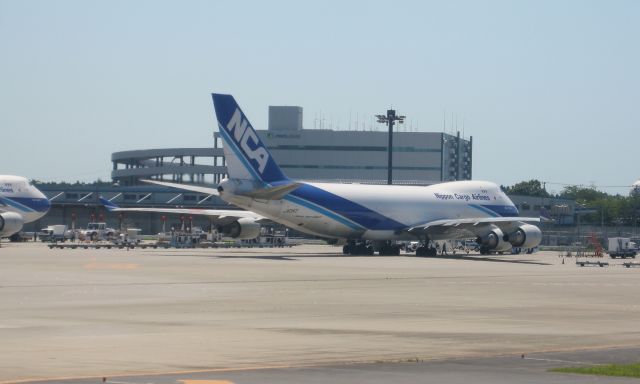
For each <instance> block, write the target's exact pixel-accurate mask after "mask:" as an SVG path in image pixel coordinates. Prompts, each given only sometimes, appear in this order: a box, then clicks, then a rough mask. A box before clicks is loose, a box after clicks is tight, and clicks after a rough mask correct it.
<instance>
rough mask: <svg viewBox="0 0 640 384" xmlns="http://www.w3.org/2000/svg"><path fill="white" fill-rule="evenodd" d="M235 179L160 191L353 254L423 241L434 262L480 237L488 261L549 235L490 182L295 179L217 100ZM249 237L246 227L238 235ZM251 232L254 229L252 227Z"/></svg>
mask: <svg viewBox="0 0 640 384" xmlns="http://www.w3.org/2000/svg"><path fill="white" fill-rule="evenodd" d="M212 96H213V104H214V108H215V113H216V116H217V120H218V129H219V131H220V136H221V138H222V140H223V142H224V155H225V158H226V161H227V169H228V178H226V179H224V180H222V181H221V182H220V184H219V185H218V187H217V188H208V187H203V186H190V185H184V184H175V183H168V182H162V181H149V182H152V183H155V184H161V185H165V186H171V187H176V188H181V189H185V190H192V191H197V192H201V193H207V194H212V195H219V196H220V197H221V198H222V199H223V200H225V201H227V202H229V203H231V204H234V205H236V206H238V207H241V208H244V209H247V210H249V211H252V212H255V213H258V214H260V215H262V216H264V217H267V218H269V219H271V220H273V221H275V222H278V223H281V224H283V225H286V226H288V227H291V228H295V229H296V230H299V231H301V232H305V233H308V234H311V235H316V236H321V237H325V238H331V239H344V240H347V245H345V247H344V252H345V253H348V254H354V255H355V254H360V255H363V254H373V252H374V251H377V252H379V253H380V254H382V255H394V254H398V252H399V248H398V246H397V245H395V241H396V240H414V241H415V240H418V241H420V244H421V245H420V246H419V247H418V248H417V250H416V254H417V255H419V256H427V255H434V254H435V249H433V248H430V247H429V246H428V244H429V242H430V241H431V240H448V239H468V238H476V239H477V242H478V243H479V245H480V251H481V253H482V254H487V253H489V252H493V251H506V250H509V249H511V247H512V246H513V247H520V248H533V247H536V246H537V245H538V244H539V243H540V241H541V239H542V232H541V231H540V229H539V228H538V227H537V226H535V225H532V224H529V223H531V222H539V221H540V219H539V218H531V217H519V216H518V209H517V208H516V207H515V205H514V204H513V202H511V200H510V199H509V198H508V197H507V195H505V194H504V192H502V190H501V189H500V187H499V186H498V185H496V184H494V183H491V182H488V181H454V182H446V183H441V184H435V185H431V186H394V185H361V184H337V183H311V182H301V181H294V180H291V179H289V178H288V177H287V176H286V175H285V174H284V173H283V172H282V170H281V169H280V167H278V165H277V164H276V162H275V161H274V159H273V156H272V155H271V153H270V152H269V150H268V149H267V148H266V147H265V145H264V144H263V143H262V141H261V140H260V138H259V136H258V134H257V133H256V131H255V130H254V129H253V127H252V126H251V124H250V123H249V121H248V120H247V118H246V116H245V115H244V113H243V112H242V110H241V109H240V107H239V106H238V104H237V103H236V101H235V99H234V98H233V96H231V95H222V94H213V95H212ZM238 229H239V231H240V232H242V230H243V228H242V225H240V227H239V228H238ZM247 230H249V228H247Z"/></svg>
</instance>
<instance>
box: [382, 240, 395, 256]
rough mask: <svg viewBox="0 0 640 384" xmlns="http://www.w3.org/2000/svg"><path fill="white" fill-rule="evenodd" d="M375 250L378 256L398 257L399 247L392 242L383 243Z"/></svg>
mask: <svg viewBox="0 0 640 384" xmlns="http://www.w3.org/2000/svg"><path fill="white" fill-rule="evenodd" d="M377 248H378V249H377V250H378V254H379V255H380V256H400V246H399V245H397V244H396V243H394V242H391V241H385V242H384V243H382V244H380V245H379V246H378V247H377Z"/></svg>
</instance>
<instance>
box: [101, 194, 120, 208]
mask: <svg viewBox="0 0 640 384" xmlns="http://www.w3.org/2000/svg"><path fill="white" fill-rule="evenodd" d="M98 200H100V204H102V205H103V206H104V207H105V208H106V209H107V211H111V210H113V209H117V208H120V207H119V206H117V205H116V204H115V203H113V202H111V201H109V200H107V199H105V198H104V197H102V196H99V197H98Z"/></svg>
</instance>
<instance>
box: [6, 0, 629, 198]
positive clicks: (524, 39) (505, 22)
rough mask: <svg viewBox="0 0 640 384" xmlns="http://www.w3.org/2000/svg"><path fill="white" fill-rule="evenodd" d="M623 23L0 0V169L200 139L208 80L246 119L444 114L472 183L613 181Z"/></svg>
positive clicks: (437, 117) (490, 5)
mask: <svg viewBox="0 0 640 384" xmlns="http://www.w3.org/2000/svg"><path fill="white" fill-rule="evenodd" d="M638 20H640V2H639V1H557V0H555V1H438V2H432V1H415V2H409V1H393V2H379V1H377V2H376V1H361V2H356V1H354V2H346V1H321V2H300V1H255V2H248V1H224V2H223V1H171V2H168V1H22V0H21V1H7V0H0V52H1V56H0V58H1V60H0V106H1V107H0V108H1V109H0V132H2V136H1V138H0V142H1V143H2V144H1V145H0V151H1V153H2V167H1V169H0V173H9V174H19V175H24V176H27V177H30V178H36V179H40V180H65V181H75V180H84V181H92V180H95V179H97V178H98V177H100V178H102V179H103V180H104V179H109V173H110V170H111V162H110V155H111V153H112V152H114V151H120V150H127V149H142V148H162V147H185V146H188V147H201V146H209V145H212V143H213V141H212V131H213V129H214V127H215V123H214V117H213V109H212V106H211V101H210V96H209V94H210V93H211V92H213V91H215V92H224V93H232V94H234V95H235V96H236V99H237V100H238V101H239V102H240V103H241V105H242V106H243V109H244V110H245V112H246V113H247V114H248V116H249V117H250V119H251V121H252V123H253V125H254V126H256V127H257V128H266V124H267V107H268V105H300V106H302V107H304V124H305V127H306V128H313V127H314V124H317V122H316V121H315V117H317V116H320V115H321V114H322V116H323V117H324V119H325V123H324V124H325V127H328V125H329V124H331V122H332V124H333V127H334V128H337V127H338V125H339V127H340V129H347V128H348V126H349V116H350V115H351V120H352V124H354V121H355V119H356V116H360V121H361V122H362V120H363V116H366V118H365V119H370V117H371V115H373V114H375V113H381V112H384V111H385V110H386V109H387V107H389V106H390V105H393V106H394V107H395V108H396V109H398V111H399V112H400V113H402V114H405V115H407V119H408V121H410V122H411V121H413V127H414V129H419V130H422V131H441V130H442V129H443V113H446V115H447V128H446V129H447V130H451V126H450V123H451V113H454V120H455V117H457V120H458V128H459V130H462V125H463V122H464V127H465V134H466V136H469V135H473V137H474V166H473V175H474V178H475V179H486V180H491V181H495V182H497V183H500V184H505V185H511V184H513V183H515V182H518V181H521V180H528V179H532V178H537V179H540V180H545V181H556V182H566V183H576V184H589V183H595V184H597V185H630V184H631V183H632V182H633V181H635V180H636V179H637V178H638V177H640V170H639V169H638V164H637V161H636V159H637V152H638V144H639V142H640V117H639V115H640V75H639V73H638V71H640V49H639V47H640V22H638ZM367 121H368V120H367ZM368 128H369V127H368V125H367V129H368ZM549 187H550V189H552V190H553V189H556V190H558V191H559V190H560V189H561V187H559V186H549ZM611 191H613V192H616V191H618V192H621V193H626V191H625V190H616V189H612V190H611Z"/></svg>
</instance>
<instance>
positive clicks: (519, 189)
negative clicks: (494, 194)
mask: <svg viewBox="0 0 640 384" xmlns="http://www.w3.org/2000/svg"><path fill="white" fill-rule="evenodd" d="M502 190H504V191H505V192H506V193H508V194H512V195H523V196H536V197H549V192H547V190H546V189H545V187H544V184H543V183H542V182H541V181H540V180H535V179H534V180H529V181H521V182H519V183H516V184H514V185H513V186H511V187H502Z"/></svg>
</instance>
